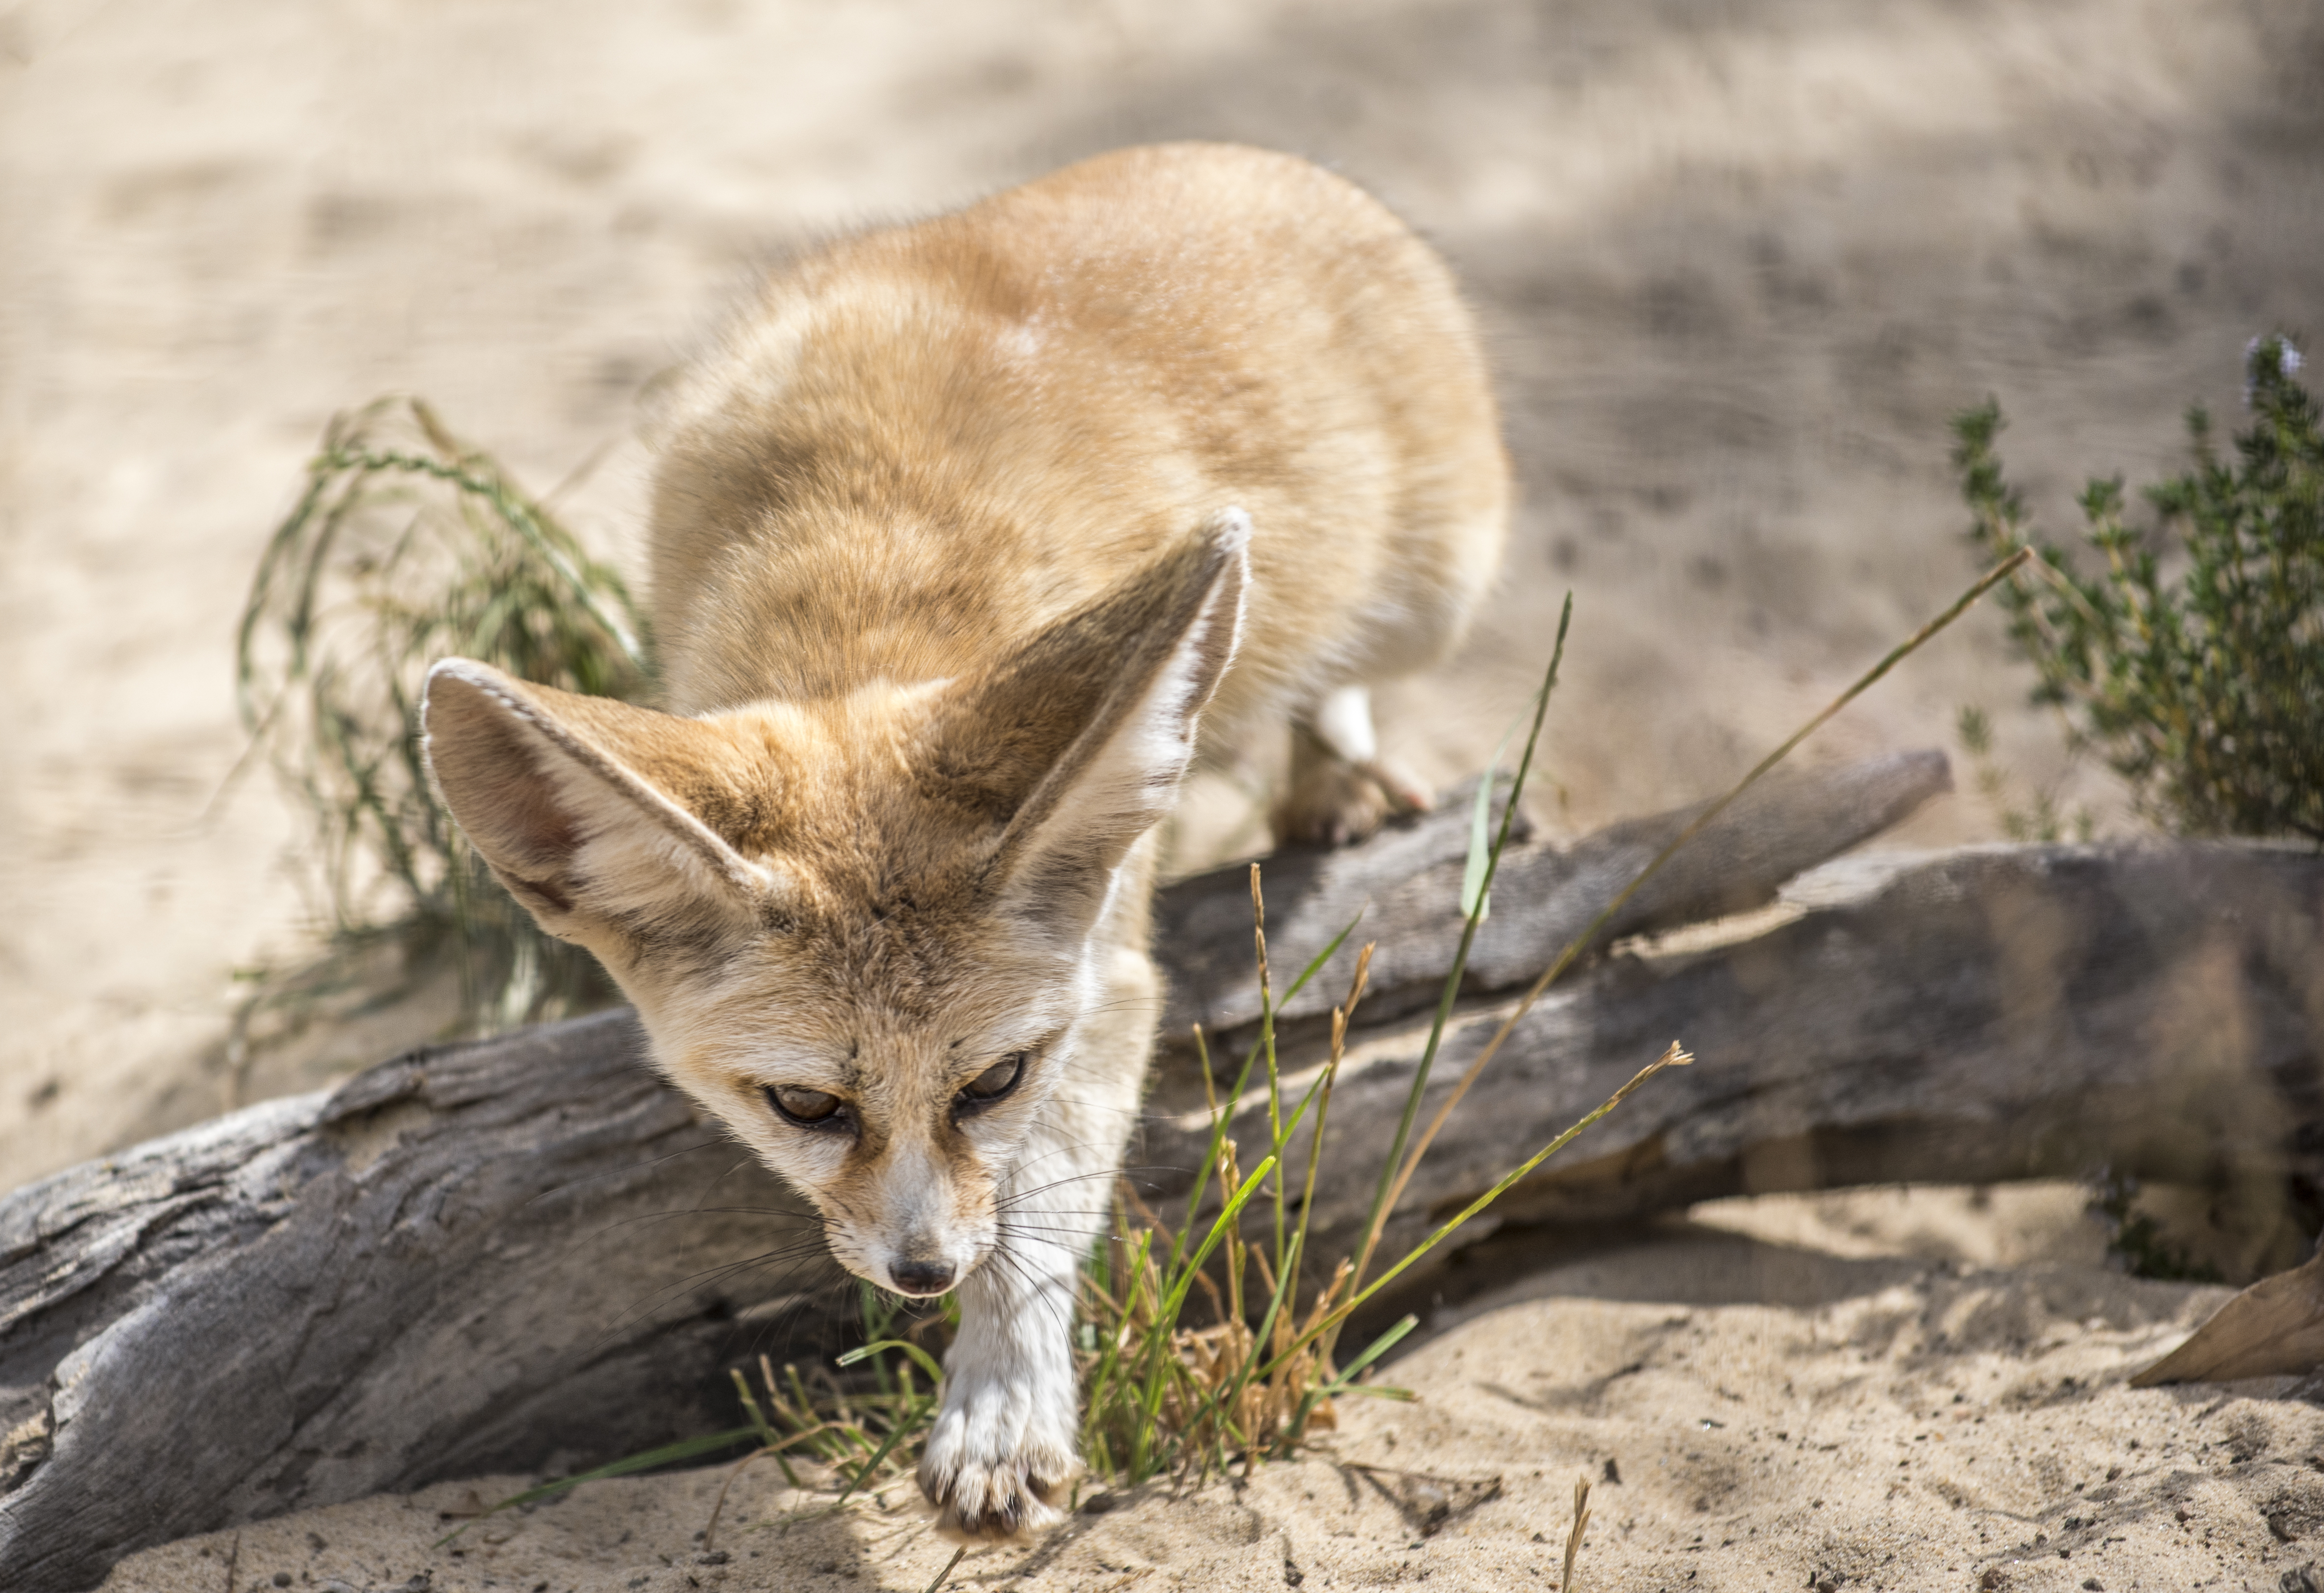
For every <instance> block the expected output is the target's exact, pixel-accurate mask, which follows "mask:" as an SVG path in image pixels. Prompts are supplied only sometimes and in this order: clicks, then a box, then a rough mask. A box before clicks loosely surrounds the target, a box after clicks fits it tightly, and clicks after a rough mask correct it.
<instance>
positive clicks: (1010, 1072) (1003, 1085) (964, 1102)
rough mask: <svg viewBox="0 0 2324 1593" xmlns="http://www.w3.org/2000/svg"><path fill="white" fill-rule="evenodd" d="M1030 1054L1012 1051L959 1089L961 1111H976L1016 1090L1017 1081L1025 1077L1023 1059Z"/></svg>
mask: <svg viewBox="0 0 2324 1593" xmlns="http://www.w3.org/2000/svg"><path fill="white" fill-rule="evenodd" d="M1029 1054H1030V1053H1028V1052H1024V1051H1012V1052H1010V1054H1008V1055H1006V1056H1004V1057H1002V1058H1001V1060H1000V1061H999V1062H996V1063H994V1064H992V1065H991V1067H989V1068H986V1069H985V1070H984V1071H983V1072H982V1073H979V1074H977V1075H976V1077H974V1078H973V1079H971V1080H970V1081H969V1082H967V1083H966V1084H965V1085H964V1086H963V1087H962V1089H961V1092H960V1102H959V1107H960V1110H963V1111H976V1110H980V1109H982V1108H984V1107H988V1106H991V1104H992V1103H993V1102H994V1101H996V1100H1000V1099H1001V1097H1002V1096H1004V1095H1006V1094H1008V1093H1009V1092H1010V1091H1011V1090H1014V1089H1015V1088H1017V1081H1018V1080H1019V1079H1021V1078H1023V1077H1024V1076H1025V1058H1026V1057H1027V1056H1028V1055H1029Z"/></svg>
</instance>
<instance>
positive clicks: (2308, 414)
mask: <svg viewBox="0 0 2324 1593" xmlns="http://www.w3.org/2000/svg"><path fill="white" fill-rule="evenodd" d="M2300 363H2301V362H2300V354H2299V351H2298V350H2297V349H2295V348H2294V347H2293V346H2292V344H2291V342H2290V341H2289V340H2288V339H2285V338H2283V337H2281V336H2277V337H2267V338H2262V339H2259V340H2257V341H2256V342H2255V343H2254V344H2253V345H2252V348H2251V350H2250V354H2249V358H2248V364H2247V374H2248V386H2247V394H2248V401H2249V403H2250V407H2251V414H2252V424H2251V426H2250V428H2249V429H2247V430H2245V431H2242V432H2239V433H2237V434H2236V438H2235V457H2234V458H2233V459H2232V460H2231V461H2230V460H2223V459H2221V458H2220V457H2219V456H2218V452H2217V450H2216V449H2215V448H2214V447H2213V445H2212V437H2211V422H2210V418H2209V416H2208V415H2207V414H2206V413H2205V412H2204V411H2203V410H2202V409H2201V408H2200V407H2197V408H2194V409H2192V410H2189V411H2188V415H2187V429H2188V433H2189V438H2190V443H2191V444H2192V447H2193V453H2194V461H2193V465H2192V466H2191V467H2190V469H2189V470H2187V471H2186V472H2185V473H2184V474H2181V475H2178V476H2174V477H2172V478H2171V479H2170V480H2168V481H2164V482H2163V483H2158V484H2156V485H2154V486H2151V487H2148V488H2146V489H2145V490H2144V493H2142V494H2141V495H2142V496H2143V497H2144V499H2145V501H2146V502H2147V505H2148V506H2149V507H2150V508H2151V509H2152V511H2153V516H2154V521H2153V524H2152V525H2151V526H2149V527H2147V528H2146V529H2137V528H2135V527H2133V526H2132V525H2131V524H2130V523H2129V522H2128V521H2127V520H2126V516H2125V499H2124V493H2123V483H2122V481H2121V478H2120V477H2116V478H2114V479H2112V480H2106V481H2100V480H2093V481H2091V482H2090V483H2089V486H2088V487H2087V488H2086V489H2085V490H2084V491H2083V493H2082V494H2081V496H2080V500H2079V502H2080V506H2081V510H2082V514H2083V517H2084V520H2085V536H2086V537H2087V539H2088V540H2089V543H2090V545H2091V546H2092V547H2093V548H2095V549H2097V551H2098V555H2099V556H2100V567H2099V568H2098V570H2097V571H2096V573H2093V574H2085V573H2082V572H2081V571H2080V570H2079V569H2078V568H2077V567H2076V566H2075V565H2074V563H2073V562H2071V561H2070V559H2069V557H2067V556H2066V555H2065V554H2064V553H2063V552H2061V550H2060V549H2059V548H2056V547H2055V546H2054V545H2052V544H2051V543H2050V542H2048V541H2046V540H2044V539H2042V538H2041V537H2040V535H2039V533H2038V532H2036V531H2034V530H2033V527H2032V522H2031V520H2030V518H2029V516H2028V515H2027V513H2026V510H2025V505H2024V500H2023V499H2022V498H2021V497H2020V496H2019V495H2018V493H2016V492H2015V491H2014V490H2013V489H2012V488H2010V486H2009V485H2008V484H2007V483H2006V479H2005V478H2004V476H2003V474H2002V467H2001V461H2000V459H1999V457H1998V456H1997V455H1996V454H1995V453H1994V448H1993V444H1994V438H1995V437H1996V436H1997V434H1998V433H1999V432H2000V430H2001V428H2002V424H2003V421H2002V417H2001V409H2000V406H1999V404H1998V403H1997V402H1995V401H1987V402H1986V403H1985V404H1984V405H1983V406H1981V407H1980V408H1978V409H1974V410H1967V411H1965V412H1964V413H1962V414H1960V415H1959V416H1956V417H1955V418H1954V420H1953V431H1954V435H1955V437H1957V438H1958V446H1957V447H1956V448H1955V449H1954V453H1953V463H1954V464H1955V465H1956V466H1958V467H1959V469H1960V473H1961V491H1962V495H1963V496H1964V497H1965V498H1966V499H1967V500H1968V502H1969V507H1970V508H1971V509H1972V510H1974V511H1975V512H1976V516H1977V519H1976V524H1975V527H1974V529H1973V532H1972V534H1973V535H1974V536H1975V538H1976V539H1977V541H1978V544H1979V545H1980V547H1981V548H1982V549H1983V551H1985V552H1986V553H1987V555H1989V556H1992V557H2001V556H2005V555H2007V554H2010V553H2013V552H2015V551H2016V550H2017V549H2018V548H2022V547H2026V546H2029V545H2030V546H2031V547H2033V548H2034V550H2035V552H2036V556H2037V557H2036V560H2035V561H2034V562H2033V563H2031V564H2029V565H2027V566H2025V567H2024V571H2023V572H2022V573H2020V574H2019V575H2018V576H2015V578H2014V579H2013V581H2012V582H2011V584H2010V585H2008V586H2006V588H2004V591H2003V601H2004V603H2005V605H2006V611H2007V613H2008V616H2009V633H2010V636H2011V639H2012V640H2014V641H2015V644H2016V646H2017V649H2018V650H2019V651H2020V652H2022V653H2023V654H2024V657H2025V658H2027V659H2028V660H2029V661H2030V662H2031V663H2032V664H2033V667H2034V669H2035V672H2036V674H2037V675H2038V677H2039V683H2038V685H2037V686H2035V688H2034V691H2033V700H2034V701H2035V702H2037V703H2043V704H2055V705H2056V706H2058V707H2059V708H2061V710H2062V711H2063V712H2064V714H2065V715H2066V718H2067V723H2068V725H2069V733H2070V739H2071V741H2072V743H2073V745H2074V747H2075V748H2076V750H2094V751H2096V752H2097V753H2098V755H2099V756H2100V757H2102V758H2103V759H2104V760H2105V761H2106V763H2107V767H2109V768H2111V769H2113V770H2114V771H2115V772H2116V774H2118V775H2120V776H2121V777H2122V778H2124V779H2125V780H2126V781H2127V782H2128V783H2129V786H2130V788H2131V793H2132V796H2133V799H2134V801H2135V804H2136V806H2137V807H2138V809H2139V810H2140V812H2141V813H2143V814H2144V815H2146V816H2147V817H2149V818H2151V819H2153V821H2154V822H2156V823H2158V824H2161V825H2163V827H2164V828H2166V829H2169V830H2172V831H2175V832H2179V833H2187V834H2199V835H2200V834H2228V835H2286V834H2296V835H2304V836H2306V837H2308V838H2310V840H2313V841H2316V842H2319V843H2324V444H2319V438H2318V428H2317V410H2316V404H2315V402H2314V401H2313V400H2312V399H2310V396H2309V395H2308V393H2307V391H2305V390H2303V389H2302V388H2301V386H2300V385H2299V383H2298V382H2294V381H2293V380H2292V377H2293V374H2294V373H2296V372H2297V371H2298V370H2299V369H2300Z"/></svg>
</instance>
